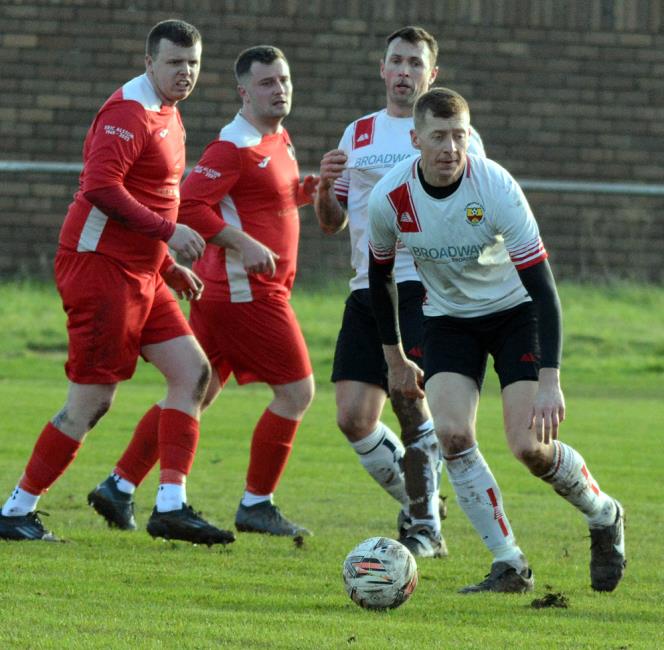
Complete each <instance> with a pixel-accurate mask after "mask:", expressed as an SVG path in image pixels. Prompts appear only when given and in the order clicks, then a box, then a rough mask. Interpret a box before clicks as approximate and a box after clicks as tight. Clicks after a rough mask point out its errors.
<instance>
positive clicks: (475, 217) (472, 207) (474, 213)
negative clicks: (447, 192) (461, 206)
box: [466, 203, 484, 226]
mask: <svg viewBox="0 0 664 650" xmlns="http://www.w3.org/2000/svg"><path fill="white" fill-rule="evenodd" d="M483 219H484V208H483V207H482V206H481V205H480V204H479V203H469V204H468V205H467V206H466V221H467V222H468V223H469V224H470V225H471V226H479V225H480V224H481V223H482V221H483Z"/></svg>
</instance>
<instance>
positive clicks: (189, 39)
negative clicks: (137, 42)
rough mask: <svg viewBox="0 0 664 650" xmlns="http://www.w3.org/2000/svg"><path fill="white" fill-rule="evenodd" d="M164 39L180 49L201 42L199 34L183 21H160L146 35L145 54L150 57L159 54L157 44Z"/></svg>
mask: <svg viewBox="0 0 664 650" xmlns="http://www.w3.org/2000/svg"><path fill="white" fill-rule="evenodd" d="M162 38H165V39H166V40H168V41H171V43H175V45H179V46H180V47H192V46H193V45H196V43H200V42H201V40H202V39H201V33H200V32H199V31H198V30H197V29H196V28H195V27H194V26H193V25H190V24H189V23H186V22H184V20H162V21H161V22H160V23H157V24H156V25H155V26H154V27H153V28H152V29H151V30H150V33H149V34H148V38H147V40H146V41H145V53H146V54H148V55H149V56H151V57H153V58H154V57H156V56H157V55H158V54H159V43H160V42H161V39H162Z"/></svg>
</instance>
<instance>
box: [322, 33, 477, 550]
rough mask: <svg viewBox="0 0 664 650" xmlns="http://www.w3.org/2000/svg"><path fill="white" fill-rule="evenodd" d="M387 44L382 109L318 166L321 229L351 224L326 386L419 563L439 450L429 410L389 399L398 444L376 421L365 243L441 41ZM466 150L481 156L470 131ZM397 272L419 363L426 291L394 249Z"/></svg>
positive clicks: (440, 545) (428, 546) (433, 513)
mask: <svg viewBox="0 0 664 650" xmlns="http://www.w3.org/2000/svg"><path fill="white" fill-rule="evenodd" d="M386 41H387V47H386V51H385V56H384V60H383V61H382V62H381V67H380V73H381V77H382V78H383V79H384V80H385V86H386V91H387V103H386V107H385V108H384V109H383V110H380V111H378V112H376V113H372V114H370V115H366V116H364V117H362V118H360V119H359V120H356V121H355V122H352V123H351V124H350V125H349V126H348V127H347V128H346V130H345V132H344V134H343V137H342V138H341V141H340V143H339V148H338V149H334V150H332V151H329V152H327V153H326V154H325V156H324V157H323V160H322V161H321V171H320V177H321V185H320V191H319V193H318V197H317V200H316V203H315V207H316V214H317V215H318V218H319V221H320V224H321V227H322V228H323V230H324V231H325V232H327V233H330V234H331V233H335V232H338V231H339V230H341V229H343V228H344V227H345V225H346V223H348V228H349V230H350V239H351V264H352V266H353V269H354V270H355V276H354V277H353V279H352V280H351V281H350V288H351V294H350V296H349V297H348V299H347V301H346V307H345V310H344V316H343V322H342V326H341V331H340V332H339V336H338V339H337V345H336V350H335V355H334V368H333V373H332V381H334V382H335V384H336V400H337V421H338V424H339V428H340V429H341V431H342V432H343V433H344V434H345V435H346V437H347V439H348V441H349V442H350V443H351V445H352V446H353V448H354V449H355V451H356V452H357V454H358V456H359V458H360V461H361V463H362V465H363V467H364V468H365V469H366V470H367V471H368V472H369V474H370V475H371V476H372V477H373V478H374V479H375V480H376V481H377V482H378V483H379V484H380V485H381V486H382V487H383V488H384V489H385V490H386V491H387V492H388V493H389V494H390V495H392V496H393V497H394V498H395V499H397V500H398V501H399V502H400V503H401V504H402V511H401V512H400V515H399V529H400V530H399V536H400V539H401V541H403V542H404V543H405V544H406V545H407V546H408V548H410V550H411V551H412V552H413V554H414V555H416V556H419V557H422V556H429V557H430V556H435V557H438V556H444V555H447V549H446V546H445V541H444V539H443V537H442V535H441V533H440V521H439V514H438V507H439V505H438V472H439V469H440V460H439V454H440V449H439V446H438V442H437V439H436V436H435V433H434V431H433V422H432V421H431V415H430V413H429V411H428V408H427V406H426V403H425V402H424V401H423V400H420V399H417V400H412V399H407V398H404V397H403V396H401V395H398V394H391V400H390V401H391V404H392V408H393V410H394V412H395V413H396V415H397V418H398V420H399V423H400V425H401V438H402V440H403V444H402V440H400V439H399V437H398V436H397V435H396V434H395V433H394V432H393V431H391V430H390V429H389V427H388V426H387V425H385V424H384V423H383V422H381V421H380V416H381V413H382V410H383V407H384V405H385V400H386V396H387V391H388V385H387V366H386V364H385V359H384V357H383V351H382V348H381V344H380V337H379V336H378V330H377V329H376V323H375V320H374V317H373V313H372V311H371V305H370V300H369V280H368V268H369V264H368V261H369V258H368V254H369V251H368V246H367V232H368V214H367V205H368V201H369V195H370V193H371V190H372V189H373V187H374V185H375V184H376V183H377V182H378V181H379V180H380V179H381V178H382V177H383V176H384V175H385V174H386V173H387V172H388V171H389V170H390V169H391V168H392V167H393V166H394V165H395V164H397V163H399V162H400V161H402V160H405V159H407V158H410V157H411V156H414V155H415V154H416V153H417V150H416V149H414V148H413V146H412V144H411V140H410V130H411V129H412V128H413V118H412V114H413V105H414V103H415V101H416V100H417V98H418V97H419V95H421V94H422V93H423V92H425V91H426V90H427V89H428V88H429V86H430V85H431V84H432V83H433V81H434V80H435V78H436V76H437V74H438V68H437V66H436V60H437V56H438V44H437V43H436V40H435V39H434V37H433V36H432V35H431V34H429V33H428V32H426V31H425V30H424V29H422V28H421V27H404V28H402V29H399V30H397V31H395V32H394V33H392V34H390V35H389V36H388V37H387V39H386ZM472 150H473V151H474V152H475V153H477V154H479V155H484V148H483V145H482V141H481V139H480V137H479V135H477V134H476V133H475V132H473V134H472ZM395 268H396V276H397V283H398V286H399V312H400V320H401V329H402V331H403V332H404V341H405V343H406V350H407V353H408V355H409V358H411V359H413V360H415V361H417V360H418V359H419V360H421V345H420V341H421V335H422V309H421V305H422V299H423V297H424V290H423V288H422V284H421V282H420V280H419V278H418V276H417V273H416V271H415V268H414V265H413V259H412V257H411V255H410V253H409V252H408V251H407V250H406V249H405V248H400V249H399V251H398V253H397V257H396V261H395ZM404 444H405V448H404ZM436 466H438V469H436ZM404 469H405V470H406V472H405V473H404ZM409 502H410V504H412V507H410V510H411V512H410V518H409V517H408V510H409ZM443 505H444V502H443ZM406 527H408V529H409V530H408V532H406Z"/></svg>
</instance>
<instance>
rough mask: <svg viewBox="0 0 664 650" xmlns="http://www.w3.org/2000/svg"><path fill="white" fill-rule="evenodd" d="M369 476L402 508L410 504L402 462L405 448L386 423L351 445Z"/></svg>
mask: <svg viewBox="0 0 664 650" xmlns="http://www.w3.org/2000/svg"><path fill="white" fill-rule="evenodd" d="M350 444H351V446H352V447H353V449H354V450H355V452H356V453H357V455H358V456H359V458H360V463H362V467H364V469H366V470H367V472H368V473H369V475H370V476H371V477H372V478H373V479H374V480H375V481H376V482H377V483H378V485H380V486H381V487H382V488H383V490H385V491H386V492H387V493H388V494H389V495H390V496H392V497H394V498H395V499H396V500H397V501H399V502H400V503H401V504H402V505H404V506H405V505H407V504H408V497H407V496H406V483H405V481H404V476H403V468H402V459H403V455H404V453H405V450H404V446H403V444H402V443H401V440H399V437H398V436H397V434H396V433H394V431H392V430H391V429H390V428H389V427H387V426H386V425H385V424H383V423H382V422H379V423H378V426H377V427H376V428H375V429H374V430H373V431H372V432H371V433H370V434H369V435H368V436H367V437H366V438H362V440H358V441H357V442H351V443H350Z"/></svg>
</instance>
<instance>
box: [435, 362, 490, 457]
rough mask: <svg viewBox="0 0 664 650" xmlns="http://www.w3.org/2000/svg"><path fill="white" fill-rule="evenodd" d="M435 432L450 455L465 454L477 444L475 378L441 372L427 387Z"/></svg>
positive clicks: (477, 401)
mask: <svg viewBox="0 0 664 650" xmlns="http://www.w3.org/2000/svg"><path fill="white" fill-rule="evenodd" d="M425 392H426V396H427V401H428V403H429V407H430V408H431V412H432V414H433V420H434V423H435V426H436V433H437V434H438V437H439V438H440V440H441V442H442V443H443V449H444V450H445V453H446V454H447V455H451V454H458V453H460V452H462V451H465V450H466V449H468V448H469V447H471V446H472V445H473V444H474V443H475V425H476V420H477V407H478V404H479V398H480V393H479V389H478V387H477V383H476V382H475V380H474V379H473V378H472V377H468V376H465V375H461V374H459V373H455V372H439V373H437V374H435V375H433V377H431V378H429V380H428V381H427V383H426V385H425Z"/></svg>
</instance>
